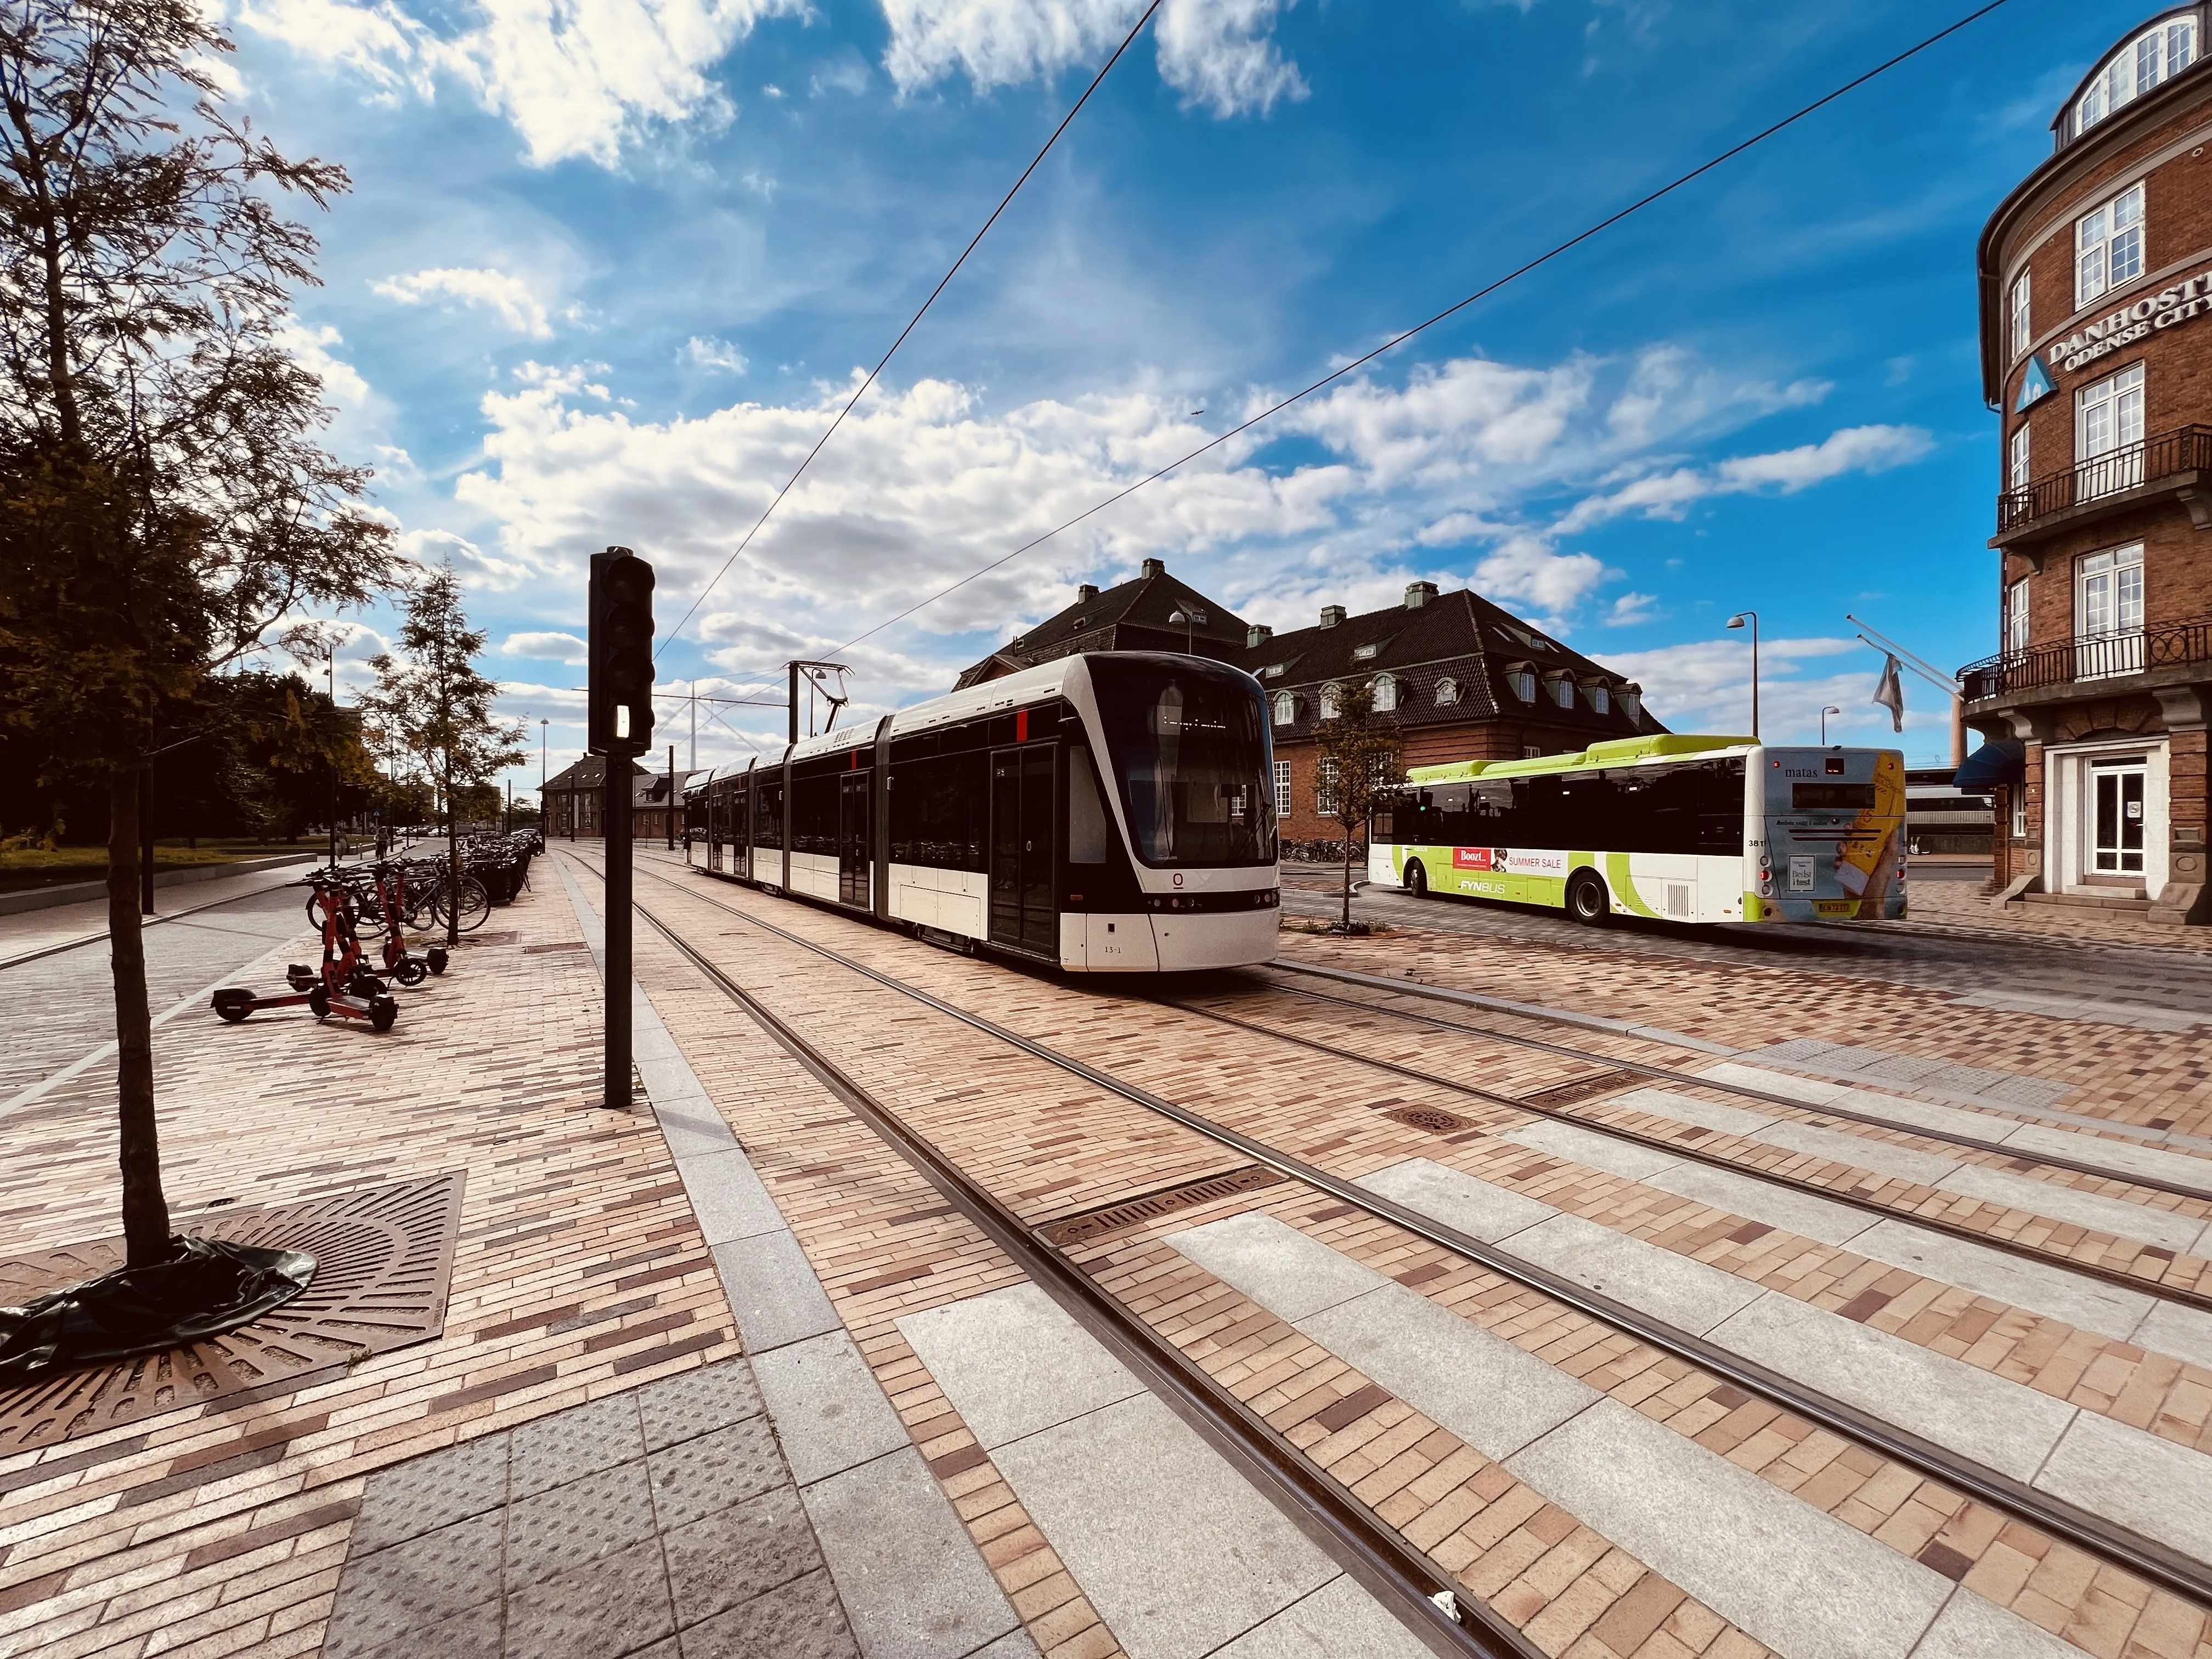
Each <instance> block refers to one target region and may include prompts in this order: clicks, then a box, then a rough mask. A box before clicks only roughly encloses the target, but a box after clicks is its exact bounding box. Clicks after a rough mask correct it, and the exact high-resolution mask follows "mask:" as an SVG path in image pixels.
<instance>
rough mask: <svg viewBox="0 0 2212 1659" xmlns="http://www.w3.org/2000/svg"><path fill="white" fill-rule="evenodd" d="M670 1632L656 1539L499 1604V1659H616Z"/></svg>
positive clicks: (670, 1618)
mask: <svg viewBox="0 0 2212 1659" xmlns="http://www.w3.org/2000/svg"><path fill="white" fill-rule="evenodd" d="M675 1628H676V1621H675V1619H674V1617H673V1616H672V1615H671V1613H670V1610H669V1604H668V1575H667V1573H666V1571H665V1569H664V1568H663V1567H662V1565H661V1559H660V1541H659V1539H656V1538H648V1539H647V1540H646V1541H644V1542H642V1543H638V1544H633V1545H631V1546H630V1547H629V1548H628V1549H625V1550H619V1551H617V1552H616V1553H614V1554H612V1555H609V1556H605V1557H603V1558H601V1559H599V1560H596V1561H592V1562H590V1563H587V1564H586V1565H582V1566H578V1567H571V1568H570V1569H569V1570H568V1571H566V1572H562V1573H557V1574H556V1575H555V1576H554V1577H550V1578H547V1579H544V1580H543V1581H541V1582H540V1583H535V1584H532V1585H530V1586H528V1587H527V1588H526V1589H519V1590H517V1591H515V1592H514V1594H513V1595H510V1596H508V1597H507V1659H619V1656H621V1655H623V1654H628V1653H633V1652H635V1650H638V1649H639V1648H641V1647H645V1646H647V1645H648V1644H652V1643H654V1642H658V1641H659V1640H661V1639H662V1638H665V1637H666V1636H668V1635H670V1634H671V1633H672V1632H674V1630H675Z"/></svg>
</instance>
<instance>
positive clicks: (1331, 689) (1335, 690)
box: [1321, 685, 1344, 720]
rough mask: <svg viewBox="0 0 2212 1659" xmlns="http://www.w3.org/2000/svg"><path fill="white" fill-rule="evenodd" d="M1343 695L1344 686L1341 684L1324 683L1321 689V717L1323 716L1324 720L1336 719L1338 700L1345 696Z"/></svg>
mask: <svg viewBox="0 0 2212 1659" xmlns="http://www.w3.org/2000/svg"><path fill="white" fill-rule="evenodd" d="M1343 695H1344V691H1343V688H1342V687H1340V686H1334V685H1324V686H1323V687H1322V689H1321V717H1322V719H1323V720H1334V719H1335V718H1336V715H1337V702H1338V701H1339V700H1340V698H1341V697H1342V696H1343Z"/></svg>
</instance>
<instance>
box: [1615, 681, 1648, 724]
mask: <svg viewBox="0 0 2212 1659" xmlns="http://www.w3.org/2000/svg"><path fill="white" fill-rule="evenodd" d="M1620 712H1621V713H1622V714H1626V715H1627V716H1628V718H1629V719H1630V720H1632V721H1633V720H1638V719H1640V718H1642V716H1643V712H1644V688H1643V687H1642V686H1640V685H1624V686H1622V687H1621V688H1620Z"/></svg>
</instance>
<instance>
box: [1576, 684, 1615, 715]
mask: <svg viewBox="0 0 2212 1659" xmlns="http://www.w3.org/2000/svg"><path fill="white" fill-rule="evenodd" d="M1583 691H1584V692H1585V693H1586V694H1587V695H1588V696H1589V706H1590V712H1591V713H1593V714H1610V713H1611V712H1612V709H1613V696H1612V694H1611V693H1610V692H1608V691H1607V690H1606V689H1605V685H1604V683H1603V682H1602V681H1593V682H1592V683H1591V684H1588V685H1586V686H1584V687H1583Z"/></svg>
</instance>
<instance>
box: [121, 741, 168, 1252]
mask: <svg viewBox="0 0 2212 1659" xmlns="http://www.w3.org/2000/svg"><path fill="white" fill-rule="evenodd" d="M107 936H108V945H109V951H110V959H111V961H112V964H113V976H114V981H115V1046H116V1056H115V1085H116V1106H117V1123H118V1128H119V1130H120V1132H121V1133H120V1137H119V1139H120V1146H121V1162H122V1166H123V1236H124V1242H125V1247H126V1249H128V1251H129V1257H130V1265H131V1266H132V1267H150V1266H152V1265H153V1264H154V1263H155V1262H157V1261H167V1260H168V1257H169V1201H168V1200H167V1198H165V1197H164V1196H163V1195H162V1193H161V1135H160V1132H159V1129H158V1127H157V1126H156V1124H155V1117H154V1022H153V1017H152V1015H151V1014H150V1013H149V1012H148V1009H147V1006H146V939H145V934H144V933H143V929H142V927H141V924H140V919H139V915H138V769H137V767H135V766H118V767H114V768H112V769H110V770H109V772H108V775H107Z"/></svg>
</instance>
